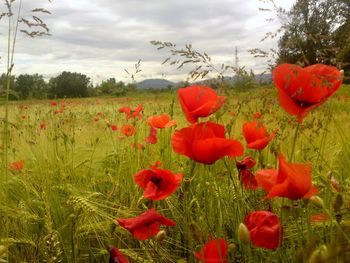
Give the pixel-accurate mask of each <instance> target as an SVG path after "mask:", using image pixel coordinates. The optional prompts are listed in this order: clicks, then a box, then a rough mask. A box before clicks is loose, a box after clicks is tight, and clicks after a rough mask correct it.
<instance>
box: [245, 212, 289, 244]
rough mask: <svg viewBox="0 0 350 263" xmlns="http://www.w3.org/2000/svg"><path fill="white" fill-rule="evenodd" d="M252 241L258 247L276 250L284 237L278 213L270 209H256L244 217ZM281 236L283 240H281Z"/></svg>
mask: <svg viewBox="0 0 350 263" xmlns="http://www.w3.org/2000/svg"><path fill="white" fill-rule="evenodd" d="M244 224H245V226H246V227H247V229H248V231H249V238H250V241H251V242H252V243H253V244H254V245H255V246H257V247H262V248H266V249H270V250H275V249H276V248H277V247H279V245H280V241H282V239H283V229H282V228H281V226H280V220H279V218H278V216H277V215H275V214H274V213H272V212H269V211H255V212H252V213H250V214H249V215H247V216H246V217H245V218H244ZM280 238H281V240H280Z"/></svg>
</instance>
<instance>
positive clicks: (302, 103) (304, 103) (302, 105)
mask: <svg viewBox="0 0 350 263" xmlns="http://www.w3.org/2000/svg"><path fill="white" fill-rule="evenodd" d="M293 101H294V102H295V103H296V104H298V106H299V107H300V108H302V109H305V108H309V107H311V106H312V105H314V104H316V103H311V102H307V101H300V100H293Z"/></svg>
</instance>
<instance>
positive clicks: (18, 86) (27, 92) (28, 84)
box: [15, 74, 48, 100]
mask: <svg viewBox="0 0 350 263" xmlns="http://www.w3.org/2000/svg"><path fill="white" fill-rule="evenodd" d="M15 91H16V92H17V93H18V95H19V99H21V100H25V99H31V98H35V99H44V98H47V93H48V85H47V83H46V82H45V80H44V78H43V76H42V75H39V74H32V75H29V74H21V75H19V76H17V77H16V83H15Z"/></svg>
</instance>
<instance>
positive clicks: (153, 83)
mask: <svg viewBox="0 0 350 263" xmlns="http://www.w3.org/2000/svg"><path fill="white" fill-rule="evenodd" d="M255 79H256V81H258V82H263V83H270V82H271V79H272V76H271V74H262V75H255ZM224 80H225V81H227V82H229V83H232V84H234V83H235V82H236V81H237V76H234V77H224ZM212 81H215V80H214V79H208V80H202V81H197V82H193V83H191V84H203V83H206V82H208V83H210V82H212ZM179 85H180V82H173V81H169V80H167V79H145V80H143V81H140V82H137V83H136V86H137V88H138V89H139V90H143V89H167V88H176V87H178V86H179Z"/></svg>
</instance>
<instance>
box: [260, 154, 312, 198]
mask: <svg viewBox="0 0 350 263" xmlns="http://www.w3.org/2000/svg"><path fill="white" fill-rule="evenodd" d="M278 159H279V167H278V170H275V169H266V170H258V171H256V173H255V178H256V180H257V182H258V185H259V186H260V187H262V188H264V190H265V191H266V192H268V195H267V196H266V197H267V198H273V197H276V196H279V197H287V198H289V199H291V200H296V199H300V198H310V197H311V196H313V195H315V194H316V193H317V191H318V190H317V188H316V187H314V186H313V185H312V179H311V165H310V164H299V163H288V162H287V161H286V159H285V157H284V156H283V154H280V155H279V158H278Z"/></svg>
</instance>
